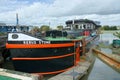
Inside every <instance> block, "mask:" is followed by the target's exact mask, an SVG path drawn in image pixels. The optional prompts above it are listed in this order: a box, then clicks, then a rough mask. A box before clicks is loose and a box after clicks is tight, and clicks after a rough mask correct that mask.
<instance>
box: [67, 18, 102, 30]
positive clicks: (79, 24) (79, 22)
mask: <svg viewBox="0 0 120 80" xmlns="http://www.w3.org/2000/svg"><path fill="white" fill-rule="evenodd" d="M98 27H100V22H98V21H92V20H88V19H75V20H68V21H66V27H65V28H66V29H69V30H72V29H74V30H75V29H76V30H78V29H81V30H87V29H90V30H93V29H97V28H98Z"/></svg>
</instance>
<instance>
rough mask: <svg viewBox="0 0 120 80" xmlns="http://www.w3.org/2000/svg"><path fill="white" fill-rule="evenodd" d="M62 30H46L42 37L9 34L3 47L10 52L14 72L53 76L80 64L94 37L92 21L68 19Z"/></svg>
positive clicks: (96, 26) (94, 27) (95, 34)
mask: <svg viewBox="0 0 120 80" xmlns="http://www.w3.org/2000/svg"><path fill="white" fill-rule="evenodd" d="M66 25H67V26H66V27H65V28H64V30H62V31H59V30H51V31H46V33H45V35H44V36H41V37H37V36H32V35H30V34H26V33H21V32H14V33H8V40H7V43H6V48H8V49H10V53H11V57H12V60H13V65H14V68H15V70H17V71H22V72H28V73H37V74H43V75H44V74H56V73H60V72H64V71H66V70H68V69H70V68H72V67H74V66H75V65H77V64H78V62H79V61H80V55H81V53H83V52H84V49H83V47H85V46H86V45H87V44H88V43H89V42H90V41H92V40H94V38H95V37H96V36H97V30H98V28H99V26H98V25H97V24H96V23H95V22H94V21H91V20H86V19H85V20H84V19H80V20H68V21H66Z"/></svg>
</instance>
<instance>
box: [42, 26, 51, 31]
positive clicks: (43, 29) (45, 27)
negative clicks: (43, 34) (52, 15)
mask: <svg viewBox="0 0 120 80" xmlns="http://www.w3.org/2000/svg"><path fill="white" fill-rule="evenodd" d="M48 30H50V26H47V25H42V26H41V27H40V31H48Z"/></svg>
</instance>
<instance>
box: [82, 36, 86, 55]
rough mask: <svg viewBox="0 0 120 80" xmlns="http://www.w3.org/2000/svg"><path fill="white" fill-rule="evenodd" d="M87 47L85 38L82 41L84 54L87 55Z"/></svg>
mask: <svg viewBox="0 0 120 80" xmlns="http://www.w3.org/2000/svg"><path fill="white" fill-rule="evenodd" d="M85 46H86V42H85V38H83V39H82V53H83V54H84V53H85V51H86V50H85Z"/></svg>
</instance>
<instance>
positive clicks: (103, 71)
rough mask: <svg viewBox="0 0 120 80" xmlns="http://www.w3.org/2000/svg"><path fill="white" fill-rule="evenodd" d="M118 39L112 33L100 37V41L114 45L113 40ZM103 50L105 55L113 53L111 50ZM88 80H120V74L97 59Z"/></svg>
mask: <svg viewBox="0 0 120 80" xmlns="http://www.w3.org/2000/svg"><path fill="white" fill-rule="evenodd" d="M116 38H117V37H115V36H114V35H113V34H112V33H105V34H101V35H100V40H102V41H109V43H110V44H111V43H112V40H113V39H116ZM101 50H102V51H103V52H105V53H112V51H111V50H110V49H105V48H102V49H101ZM88 80H120V73H118V72H116V71H115V70H113V69H112V68H111V67H109V66H108V65H106V64H105V63H103V62H102V61H100V60H99V59H96V61H95V64H94V66H93V70H92V71H91V73H90V75H89V77H88Z"/></svg>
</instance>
